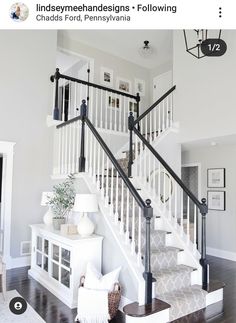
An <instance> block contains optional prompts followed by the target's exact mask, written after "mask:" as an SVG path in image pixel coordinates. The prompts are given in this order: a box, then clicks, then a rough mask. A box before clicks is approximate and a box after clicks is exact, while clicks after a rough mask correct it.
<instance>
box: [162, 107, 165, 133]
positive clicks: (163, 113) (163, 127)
mask: <svg viewBox="0 0 236 323" xmlns="http://www.w3.org/2000/svg"><path fill="white" fill-rule="evenodd" d="M162 131H163V132H164V131H165V104H164V101H162Z"/></svg>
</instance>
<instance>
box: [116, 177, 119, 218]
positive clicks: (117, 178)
mask: <svg viewBox="0 0 236 323" xmlns="http://www.w3.org/2000/svg"><path fill="white" fill-rule="evenodd" d="M118 196H119V176H118V172H116V202H115V223H116V224H117V223H118V218H119V213H118V203H119V202H118Z"/></svg>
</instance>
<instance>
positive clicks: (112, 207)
mask: <svg viewBox="0 0 236 323" xmlns="http://www.w3.org/2000/svg"><path fill="white" fill-rule="evenodd" d="M113 195H114V166H113V164H111V204H110V210H111V215H113V212H114V201H113Z"/></svg>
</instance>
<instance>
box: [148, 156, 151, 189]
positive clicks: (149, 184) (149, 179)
mask: <svg viewBox="0 0 236 323" xmlns="http://www.w3.org/2000/svg"><path fill="white" fill-rule="evenodd" d="M148 189H149V192H150V191H151V152H150V150H148Z"/></svg>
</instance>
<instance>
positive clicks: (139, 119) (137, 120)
mask: <svg viewBox="0 0 236 323" xmlns="http://www.w3.org/2000/svg"><path fill="white" fill-rule="evenodd" d="M175 89H176V85H174V86H172V88H171V89H170V90H168V91H167V92H166V93H165V94H163V95H162V96H161V97H160V99H158V100H157V101H156V102H154V103H153V104H152V105H151V106H150V108H148V109H147V110H146V111H144V112H143V113H142V114H141V116H139V117H138V118H137V119H136V120H135V121H134V125H136V124H137V123H139V122H140V121H141V120H142V119H143V118H144V117H145V116H146V115H147V114H148V113H150V112H151V111H152V110H153V109H154V108H155V107H156V106H157V105H158V104H160V103H161V102H162V101H163V100H164V99H165V98H166V97H167V96H168V95H169V94H170V93H172V92H173V91H174V90H175Z"/></svg>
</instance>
